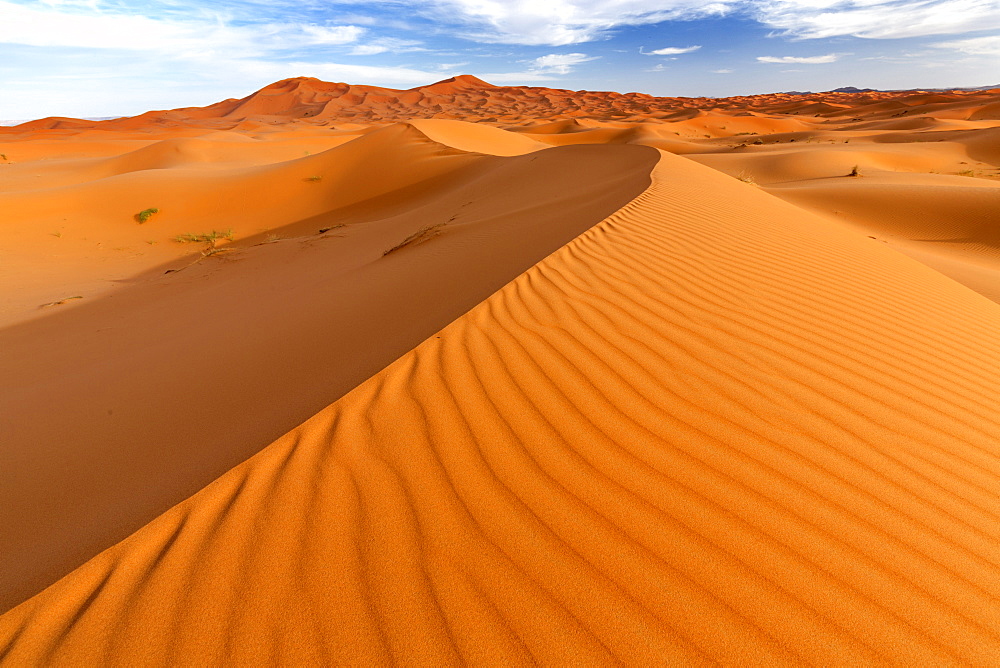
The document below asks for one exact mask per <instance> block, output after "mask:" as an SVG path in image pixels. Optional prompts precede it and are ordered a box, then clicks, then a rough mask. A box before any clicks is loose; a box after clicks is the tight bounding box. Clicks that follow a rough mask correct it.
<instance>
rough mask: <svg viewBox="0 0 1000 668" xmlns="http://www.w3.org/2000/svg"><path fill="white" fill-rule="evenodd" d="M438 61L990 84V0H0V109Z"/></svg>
mask: <svg viewBox="0 0 1000 668" xmlns="http://www.w3.org/2000/svg"><path fill="white" fill-rule="evenodd" d="M455 74H475V75H477V76H479V77H481V78H483V79H486V80H487V81H490V82H493V83H496V84H511V85H517V84H521V85H535V86H551V87H554V88H572V89H581V88H585V89H589V90H617V91H621V92H628V91H638V92H644V93H650V94H653V95H682V96H692V97H695V96H702V95H707V96H717V97H718V96H728V95H742V94H750V93H764V92H775V91H786V90H829V89H831V88H836V87H840V86H848V85H853V86H859V87H872V88H911V87H946V86H980V85H986V84H1000V0H715V1H709V2H699V1H695V0H659V1H654V0H507V1H502V0H372V1H369V2H353V1H346V0H344V1H341V0H326V1H319V0H303V1H297V2H287V1H285V0H267V1H265V0H213V1H211V2H209V1H208V0H0V119H18V120H21V119H30V118H40V117H43V116H56V115H58V116H78V117H87V116H111V115H126V114H127V115H131V114H136V113H140V112H143V111H147V110H150V109H166V108H173V107H180V106H191V105H204V104H210V103H212V102H216V101H219V100H222V99H225V98H228V97H243V96H245V95H247V94H249V93H250V92H252V91H254V90H256V89H258V88H260V87H262V86H265V85H267V84H268V83H271V82H273V81H277V80H279V79H284V78H287V77H293V76H314V77H318V78H320V79H325V80H328V81H346V82H348V83H360V84H374V85H383V86H392V87H395V88H410V87H413V86H418V85H421V84H427V83H431V82H433V81H436V80H439V79H444V78H447V77H449V76H452V75H455Z"/></svg>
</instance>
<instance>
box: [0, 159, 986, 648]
mask: <svg viewBox="0 0 1000 668" xmlns="http://www.w3.org/2000/svg"><path fill="white" fill-rule="evenodd" d="M433 243H434V240H431V241H429V242H428V243H427V244H425V245H426V246H431V245H432V244H433ZM401 252H404V253H405V252H407V250H406V249H404V250H403V251H401ZM997 331H1000V306H997V305H996V304H995V303H993V302H991V301H989V300H987V299H986V298H984V297H982V296H980V295H978V294H976V293H974V292H972V291H971V290H968V289H967V288H965V287H963V286H961V285H959V284H958V283H955V282H953V281H952V280H950V279H948V278H945V277H944V276H942V275H941V274H939V273H937V272H935V271H933V270H931V269H929V268H928V267H926V266H924V265H921V264H918V263H917V262H916V261H914V260H912V259H910V258H907V257H905V256H903V255H901V254H899V253H897V252H895V251H893V250H890V249H889V248H888V247H886V245H884V244H881V243H879V242H878V241H877V240H873V239H869V238H867V236H865V235H863V234H859V233H857V231H855V230H854V229H853V228H849V227H847V226H842V225H840V224H838V223H835V222H833V221H829V220H826V219H823V218H820V217H818V216H815V215H813V214H809V213H805V212H803V211H802V210H801V209H797V208H795V207H793V206H791V205H789V204H786V203H784V202H781V201H779V200H777V199H776V198H774V197H772V196H770V195H768V194H767V193H765V192H762V191H761V190H759V189H757V188H754V187H753V186H750V185H746V184H742V183H739V182H738V181H736V180H734V179H732V178H730V177H728V176H725V175H723V174H720V173H718V172H715V171H712V170H710V169H708V168H705V167H703V166H700V165H697V164H694V163H691V162H689V161H687V160H685V159H684V158H680V157H676V156H671V155H667V154H664V155H663V156H662V158H661V161H660V163H659V165H658V166H657V167H656V168H655V170H654V172H653V183H652V186H651V187H650V188H649V190H648V191H646V192H645V193H643V194H642V195H640V196H639V197H638V198H637V199H635V200H634V201H633V202H632V203H630V204H628V205H627V206H625V207H624V208H623V209H621V210H620V211H618V212H617V213H615V214H613V215H611V216H610V217H609V218H608V219H607V220H605V221H604V222H603V223H601V224H600V225H598V226H597V227H595V228H593V229H591V230H590V231H588V232H585V233H584V234H583V235H582V236H580V237H578V238H576V239H575V240H573V241H571V242H570V243H568V244H567V245H566V246H564V247H563V248H561V249H560V250H558V251H557V252H555V253H554V254H553V255H551V256H549V257H547V258H546V259H544V260H543V261H541V262H540V263H538V264H537V265H535V266H534V267H532V268H531V269H530V270H528V271H527V272H526V273H523V274H521V275H520V276H518V277H517V278H516V280H514V281H513V282H511V283H509V284H507V285H506V286H505V287H503V288H502V289H501V290H500V291H499V292H496V293H495V294H493V295H492V296H491V297H489V298H488V299H486V300H485V301H484V302H482V303H480V304H479V305H478V306H476V307H475V308H473V309H472V310H471V311H470V312H468V313H467V314H465V315H464V316H462V317H460V318H458V319H457V320H456V321H455V322H453V323H452V324H450V325H448V326H447V327H445V328H444V329H443V330H441V331H440V332H439V333H438V334H436V335H433V336H431V337H430V338H428V339H427V340H426V341H424V342H423V343H422V344H420V345H419V346H417V347H416V348H415V349H414V350H412V351H411V352H409V353H408V354H405V355H404V356H403V357H401V358H400V359H398V360H397V361H396V362H394V363H393V364H392V365H391V366H389V367H388V368H387V369H385V370H384V371H382V372H380V373H378V374H376V375H375V376H373V377H372V378H370V379H369V380H368V381H367V382H364V383H363V384H361V385H360V386H359V387H357V388H356V389H355V390H354V391H352V392H350V393H349V394H347V395H346V396H345V397H343V398H342V399H340V400H339V401H337V402H335V403H334V404H332V405H331V406H330V407H328V408H327V409H325V410H324V411H322V412H320V413H319V414H317V415H316V416H315V417H313V418H312V419H310V420H309V421H307V422H306V423H304V424H303V425H302V426H300V427H298V428H296V429H294V430H292V431H291V432H290V433H289V434H287V435H286V436H284V437H282V438H280V439H279V440H278V441H276V442H275V443H273V444H272V445H270V446H269V447H267V448H265V449H264V450H262V451H261V452H260V453H259V454H257V455H256V456H254V457H252V458H251V459H249V460H247V461H246V462H245V463H243V464H241V465H239V466H236V467H235V468H233V469H232V470H230V471H229V472H228V473H226V474H225V475H223V476H222V477H221V478H219V479H218V480H216V481H215V482H213V483H212V484H210V485H209V486H208V487H206V488H205V489H204V490H202V491H200V492H198V493H197V494H195V495H194V496H192V497H190V498H189V499H187V500H186V501H184V502H182V503H180V504H179V505H177V506H175V507H174V508H172V509H171V510H170V511H169V512H167V513H166V514H164V515H162V516H161V517H159V518H158V519H156V520H155V521H153V522H152V523H150V524H149V525H147V526H146V527H144V528H143V529H141V530H140V531H138V532H137V533H135V534H134V535H133V536H131V537H130V538H128V539H127V540H125V541H124V542H122V543H120V544H118V545H116V546H114V547H112V548H110V549H108V550H106V551H105V552H103V553H101V554H100V555H98V556H96V557H95V558H93V559H92V560H90V561H89V562H87V563H86V564H85V565H83V566H82V567H80V568H79V569H77V570H76V571H74V572H73V573H71V574H70V575H69V576H67V577H65V578H64V579H62V580H60V581H59V582H57V583H56V584H54V585H53V586H51V587H49V588H48V589H46V590H45V591H43V592H42V593H40V594H39V595H37V596H35V597H34V598H32V599H30V600H28V601H27V602H26V603H24V604H22V605H20V606H19V607H17V608H15V609H13V610H12V611H10V612H8V613H7V614H6V615H4V616H2V617H0V638H2V640H0V647H2V648H3V649H2V650H0V651H2V652H3V654H2V656H3V658H4V660H5V662H6V663H7V664H9V665H28V664H57V665H58V664H63V665H97V664H102V663H107V664H121V665H208V664H217V663H228V664H241V665H260V664H266V663H274V662H282V663H285V664H288V665H319V664H333V663H338V662H343V663H357V664H376V663H389V662H392V661H396V662H399V663H409V664H419V663H423V664H432V665H446V664H453V663H460V662H462V661H467V662H472V663H480V664H485V663H490V664H514V663H528V662H531V661H541V662H547V663H561V664H566V663H590V664H599V663H609V662H611V661H613V660H620V661H625V662H628V663H632V664H635V665H653V664H662V663H683V664H688V665H699V664H708V663H712V662H713V661H721V662H725V663H728V664H731V665H746V664H765V663H766V664H794V663H818V664H825V665H833V664H863V663H873V662H889V663H897V664H902V665H949V664H960V663H978V664H982V665H986V664H991V663H995V662H996V658H997V656H1000V591H998V590H1000V568H998V564H1000V547H998V546H1000V512H998V509H1000V458H998V454H1000V446H998V444H997V437H996V435H997V434H998V433H1000V424H998V423H1000V412H998V405H1000V404H998V401H997V400H998V399H1000V375H998V371H1000V364H998V362H1000V343H998V341H997V337H996V332H997Z"/></svg>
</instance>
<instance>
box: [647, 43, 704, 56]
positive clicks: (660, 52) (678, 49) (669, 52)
mask: <svg viewBox="0 0 1000 668" xmlns="http://www.w3.org/2000/svg"><path fill="white" fill-rule="evenodd" d="M700 48H701V45H698V46H668V47H666V48H663V49H657V50H655V51H642V50H641V49H640V53H643V54H645V55H647V56H676V55H679V54H681V53H691V52H692V51H697V50H698V49H700Z"/></svg>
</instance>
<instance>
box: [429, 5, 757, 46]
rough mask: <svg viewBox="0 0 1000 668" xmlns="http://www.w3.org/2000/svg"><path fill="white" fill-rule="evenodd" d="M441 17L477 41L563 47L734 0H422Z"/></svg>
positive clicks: (703, 12) (721, 10)
mask: <svg viewBox="0 0 1000 668" xmlns="http://www.w3.org/2000/svg"><path fill="white" fill-rule="evenodd" d="M424 3H425V6H429V7H430V8H431V9H432V10H434V11H435V12H436V15H437V16H438V17H440V18H442V19H443V20H445V21H452V22H453V21H454V20H455V19H458V20H459V22H461V23H464V24H465V25H466V26H467V29H466V30H465V31H463V33H462V35H463V36H464V37H467V38H469V39H473V40H475V41H479V42H489V43H500V44H525V45H550V46H564V45H567V44H578V43H581V42H589V41H593V40H596V39H601V38H603V37H606V36H607V35H608V33H609V31H611V30H614V29H615V28H620V27H624V26H636V25H647V24H652V23H659V22H661V21H666V20H670V19H675V20H676V19H690V18H696V17H699V16H715V15H720V14H725V13H726V12H728V11H729V10H730V9H732V8H734V7H736V6H737V4H738V0H718V1H717V2H708V3H705V2H701V1H699V0H656V1H651V0H558V1H545V0H424Z"/></svg>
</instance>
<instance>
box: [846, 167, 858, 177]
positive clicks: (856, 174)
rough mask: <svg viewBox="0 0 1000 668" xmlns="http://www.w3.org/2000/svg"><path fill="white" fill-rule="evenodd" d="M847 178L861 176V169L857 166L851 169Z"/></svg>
mask: <svg viewBox="0 0 1000 668" xmlns="http://www.w3.org/2000/svg"><path fill="white" fill-rule="evenodd" d="M848 176H861V168H860V167H858V166H857V165H854V167H852V168H851V173H850V174H848Z"/></svg>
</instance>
